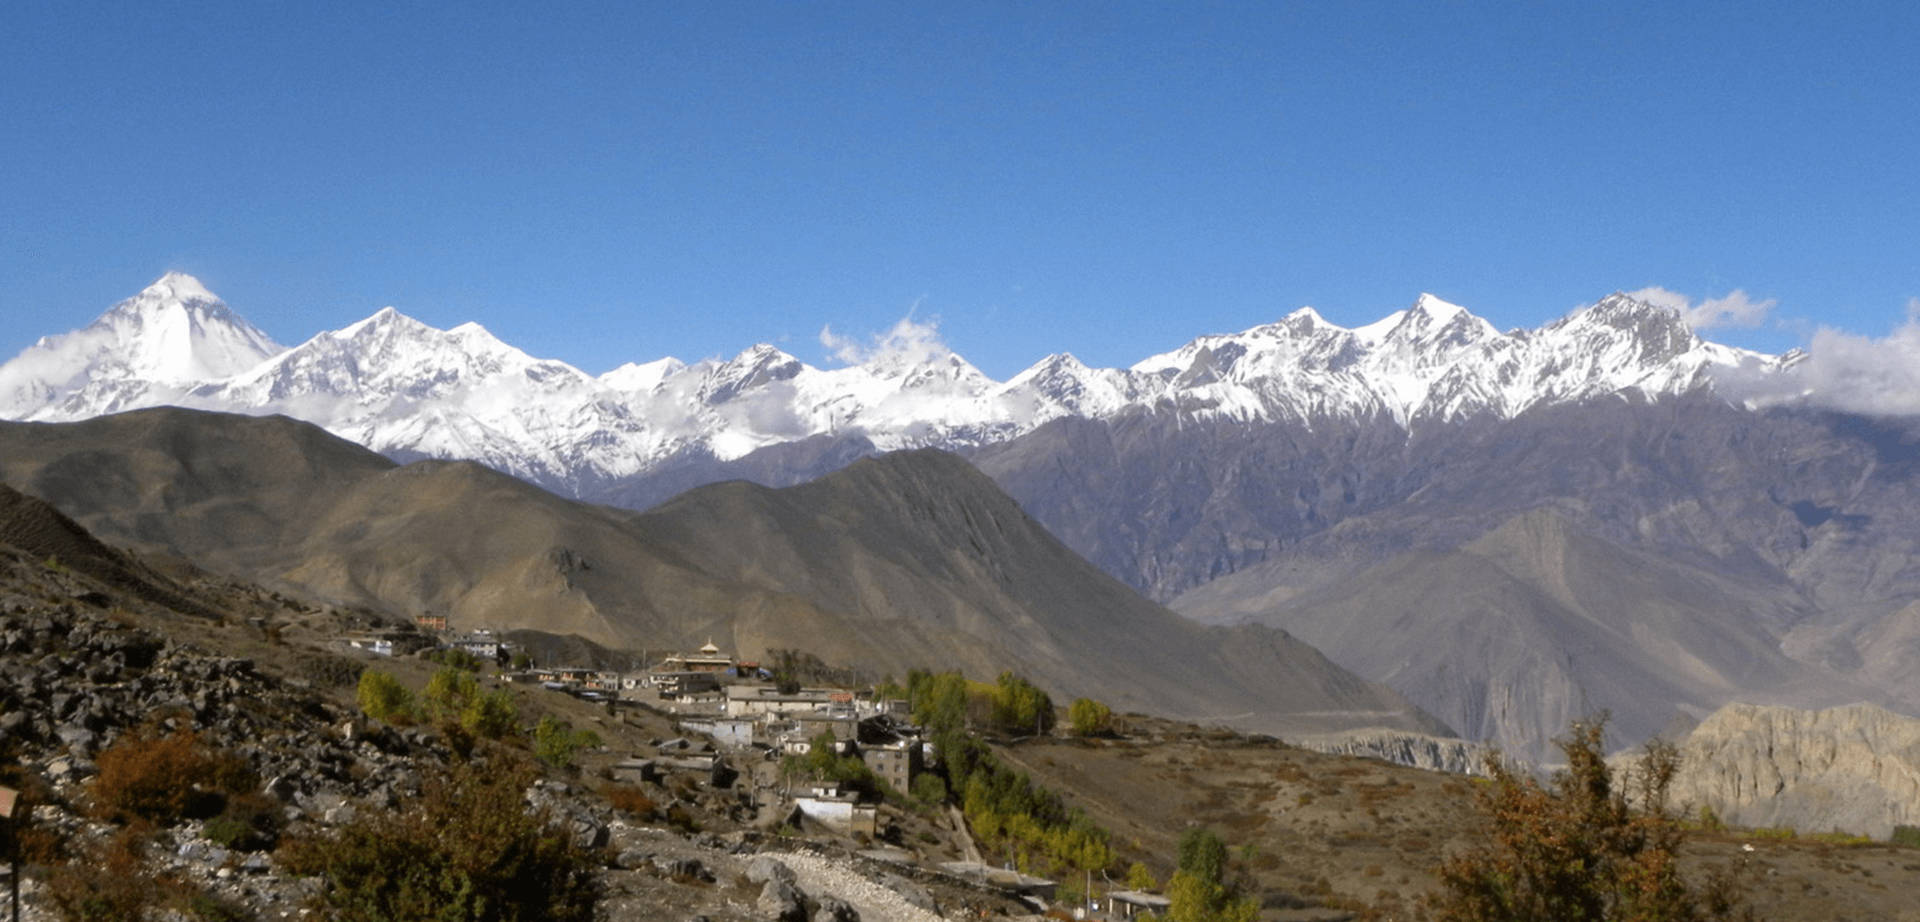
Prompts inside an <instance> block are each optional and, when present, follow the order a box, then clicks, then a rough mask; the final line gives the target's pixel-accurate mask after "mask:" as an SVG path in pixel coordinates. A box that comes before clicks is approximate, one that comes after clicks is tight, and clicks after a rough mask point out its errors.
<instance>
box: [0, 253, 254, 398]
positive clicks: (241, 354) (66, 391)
mask: <svg viewBox="0 0 1920 922" xmlns="http://www.w3.org/2000/svg"><path fill="white" fill-rule="evenodd" d="M283 348H284V347H282V346H281V345H280V344H278V343H276V342H274V341H273V339H272V338H271V337H269V336H267V334H265V333H263V332H261V331H260V330H259V329H257V328H255V327H254V326H253V325H252V324H250V323H248V322H247V321H246V320H244V319H242V318H241V317H240V316H239V315H238V314H235V313H234V312H233V311H231V310H229V309H228V308H227V305H226V304H225V303H224V302H222V301H221V300H220V299H219V297H217V296H216V295H214V294H213V293H212V292H210V291H208V290H207V288H206V286H205V285H202V284H200V281H199V280H198V279H195V278H194V277H192V276H190V275H186V274H184V273H179V272H169V273H167V274H165V275H163V276H161V277H160V278H159V279H158V280H156V281H155V282H154V283H153V284H151V285H148V286H147V287H146V288H144V289H142V290H141V292H140V293H139V294H137V295H134V296H133V297H131V298H128V299H127V300H125V301H121V302H120V303H118V304H115V305H114V306H113V307H112V308H110V309H109V310H108V311H107V312H106V313H104V314H101V315H100V317H99V319H97V320H95V321H94V322H93V323H91V324H89V325H88V326H86V327H83V328H81V329H79V330H75V331H73V332H71V333H66V334H62V335H59V336H48V337H43V338H42V339H41V340H40V341H39V342H36V343H34V344H33V345H32V346H29V347H28V348H27V349H26V350H25V351H23V352H21V353H20V355H19V356H17V357H15V358H14V359H13V361H11V362H8V363H7V364H6V365H4V366H0V416H7V417H11V418H28V417H30V418H48V416H49V414H70V415H95V414H98V413H105V412H114V411H116V410H120V409H130V408H132V407H135V406H147V405H151V404H153V403H164V402H167V401H168V400H170V399H171V398H172V397H173V396H175V395H176V394H177V392H178V391H179V390H181V389H182V388H185V387H187V386H190V385H192V384H195V383H197V382H201V381H206V380H209V379H217V378H223V377H227V376H229V375H234V374H237V373H240V372H242V371H245V370H247V369H249V368H252V367H253V366H255V365H258V364H259V363H260V362H262V361H265V360H266V359H268V358H270V357H272V356H274V355H276V354H278V353H280V352H281V351H283ZM62 408H64V409H62Z"/></svg>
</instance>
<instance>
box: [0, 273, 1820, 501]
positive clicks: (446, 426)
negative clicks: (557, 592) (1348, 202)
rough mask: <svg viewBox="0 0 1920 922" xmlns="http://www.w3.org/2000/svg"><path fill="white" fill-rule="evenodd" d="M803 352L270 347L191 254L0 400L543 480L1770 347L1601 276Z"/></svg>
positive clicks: (1655, 382) (1314, 408)
mask: <svg viewBox="0 0 1920 922" xmlns="http://www.w3.org/2000/svg"><path fill="white" fill-rule="evenodd" d="M909 345H910V348H877V349H875V350H872V352H871V353H870V354H863V355H859V356H857V358H858V361H857V363H855V364H848V365H845V366H843V367H836V368H825V369H822V368H816V367H813V366H811V365H808V364H806V363H804V362H802V361H800V360H799V359H797V358H795V357H794V356H792V355H788V354H787V353H785V352H782V351H781V350H779V349H777V348H774V347H773V346H768V345H757V346H753V347H751V348H748V349H746V350H744V351H742V352H741V353H740V354H739V355H737V356H734V357H733V358H730V359H726V360H724V361H723V360H716V359H708V360H703V361H699V362H694V363H686V362H682V361H680V360H678V359H673V358H664V359H659V360H656V361H652V362H647V363H644V364H628V365H623V366H621V367H620V368H617V369H614V370H613V371H610V372H608V373H606V374H604V375H601V376H599V377H594V376H592V375H588V374H586V373H585V372H582V371H580V370H579V369H577V368H574V367H573V366H571V365H568V364H566V363H564V362H559V361H553V360H546V359H536V358H534V357H532V356H529V355H527V354H526V353H524V352H521V351H520V350H518V349H515V348H513V347H512V346H510V345H508V344H506V343H504V342H501V341H500V340H499V339H497V338H495V337H494V336H493V335H492V334H491V333H488V332H487V331H486V330H485V329H483V328H482V327H480V326H479V325H477V324H473V323H466V324H461V325H460V326H457V327H454V328H453V329H451V330H439V329H435V328H433V327H430V326H427V325H426V324H423V323H420V322H419V321H416V320H414V319H412V318H410V317H407V316H406V315H404V314H401V313H400V312H399V311H397V310H395V309H393V308H391V307H388V308H385V309H382V310H381V311H379V312H377V313H375V314H374V315H373V316H371V317H368V318H367V319H365V320H361V321H359V322H357V323H353V324H350V325H348V326H346V327H344V328H342V329H339V330H334V331H330V332H325V333H321V334H319V335H316V336H314V337H313V338H311V339H309V340H307V341H306V342H304V343H301V344H300V345H298V346H295V347H293V348H291V349H288V348H284V347H281V346H279V345H277V344H275V343H273V342H272V341H271V340H270V339H269V338H268V337H267V336H266V335H265V334H263V333H261V332H260V331H259V330H257V329H254V328H253V327H252V326H251V325H249V324H247V322H246V321H245V320H243V319H241V318H240V317H239V316H238V315H237V314H235V313H233V312H232V311H231V310H229V309H228V308H227V306H226V305H225V304H224V303H222V302H221V301H220V300H219V298H217V297H215V296H214V295H213V294H212V293H211V292H209V291H207V290H206V288H205V287H204V286H202V285H201V284H200V283H199V282H198V281H196V280H194V279H192V278H191V277H189V276H185V275H180V274H177V273H169V274H167V275H166V276H163V277H162V278H161V279H160V280H159V281H157V282H155V283H154V284H153V285H151V286H149V287H148V288H147V289H146V290H144V291H142V292H140V294H138V295H136V296H134V297H133V298H130V299H128V300H127V301H123V302H121V303H120V304H118V305H115V306H114V307H113V308H112V309H111V310H109V311H108V312H107V313H106V314H104V315H102V316H101V318H100V319H99V320H97V321H95V322H94V323H93V324H92V325H90V326H88V327H86V328H85V329H82V330H79V331H75V332H73V333H68V334H64V335H61V336H53V337H48V338H45V339H42V340H40V341H39V342H38V343H36V344H34V345H33V346H32V347H30V348H28V349H27V350H26V351H24V352H22V353H21V354H20V356H18V357H16V358H15V359H13V360H12V361H11V362H8V363H7V364H5V365H0V417H5V418H10V419H30V420H47V421H56V420H73V419H81V418H86V417H90V416H96V415H101V414H105V413H112V412H119V411H122V410H128V409H134V408H138V407H144V406H155V405H161V404H174V405H182V406H191V407H200V408H205V409H217V410H226V411H232V412H242V413H285V414H287V415H289V416H294V417H297V418H301V419H306V420H309V421H311V422H314V423H316V424H318V425H320V426H323V427H325V428H327V429H328V430H330V431H332V432H334V433H335V434H337V435H340V436H342V437H345V438H348V439H352V440H354V441H357V442H360V443H361V444H364V445H367V446H369V447H371V448H373V449H375V450H378V451H382V452H386V453H389V454H396V455H402V456H417V455H426V456H433V457H450V458H467V459H472V460H477V461H481V462H484V463H486V464H489V465H492V466H494V467H497V468H499V469H501V470H505V471H508V472H511V473H514V474H517V475H520V476H523V477H527V478H529V479H533V480H537V481H540V482H543V483H547V484H549V485H553V486H558V487H561V488H563V489H564V488H574V489H581V488H583V487H584V486H585V485H588V484H592V483H594V482H598V481H603V480H606V479H612V478H619V477H624V476H628V475H633V474H638V473H643V472H645V471H648V470H651V469H654V468H656V467H657V466H659V465H661V464H664V463H667V462H669V461H671V460H673V459H675V458H681V457H688V456H702V455H704V456H711V457H715V458H719V459H722V460H725V459H731V458H737V457H740V456H743V455H745V454H748V453H750V452H752V451H754V450H756V449H759V448H763V447H766V446H769V445H774V444H779V443H783V442H790V441H795V440H799V439H804V438H809V437H812V436H817V435H838V434H844V435H855V434H857V435H861V436H863V437H865V438H867V439H869V440H870V441H872V442H873V443H874V445H876V446H877V447H879V448H881V449H883V450H885V449H893V448H906V447H919V446H940V447H965V446H971V445H979V444H984V443H990V442H995V441H1000V440H1004V439H1009V438H1013V437H1015V436H1017V435H1019V434H1021V433H1023V432H1026V431H1028V430H1030V429H1032V428H1034V427H1036V426H1039V425H1040V424H1042V423H1045V422H1047V421H1048V420H1051V419H1055V418H1058V417H1062V416H1080V417H1088V418H1104V417H1109V416H1114V415H1117V414H1122V413H1129V412H1151V413H1183V414H1190V415H1198V416H1219V417H1227V418H1233V419H1245V420H1249V421H1252V420H1281V421H1297V422H1301V423H1304V424H1307V425H1312V424H1314V423H1316V422H1317V421H1320V420H1324V419H1329V418H1356V417H1365V418H1380V419H1390V420H1393V421H1395V422H1397V423H1399V424H1401V425H1403V426H1408V427H1413V426H1418V425H1423V424H1428V423H1435V422H1445V421H1447V420H1450V419H1455V418H1458V417H1462V416H1469V415H1477V414H1496V415H1499V416H1512V415H1514V414H1517V413H1520V412H1522V411H1524V410H1526V409H1527V408H1528V407H1531V406H1534V405H1537V404H1541V403H1561V402H1569V401H1578V400H1586V399H1591V398H1594V397H1600V396H1606V395H1612V394H1623V393H1627V392H1640V393H1643V394H1647V395H1658V394H1672V393H1681V392H1686V391H1690V390H1695V389H1699V388H1706V387H1710V386H1711V379H1712V376H1713V375H1715V374H1717V373H1719V372H1720V371H1723V370H1729V369H1738V370H1740V371H1741V372H1742V373H1743V374H1766V373H1768V372H1770V371H1771V370H1775V369H1778V368H1779V367H1780V366H1781V364H1782V361H1783V360H1782V359H1781V358H1779V357H1773V356H1766V355H1760V354H1758V353H1751V352H1745V351H1742V350H1737V349H1731V348H1728V347H1725V346H1719V345H1715V344H1713V343H1708V342H1705V341H1702V340H1701V339H1700V338H1699V337H1697V336H1696V335H1694V333H1693V331H1692V330H1690V329H1689V328H1688V327H1687V326H1686V324H1685V323H1684V322H1682V321H1681V319H1680V317H1679V315H1678V314H1677V313H1676V312H1675V311H1673V310H1671V309H1669V308H1665V307H1658V306H1654V305H1650V304H1646V303H1643V302H1639V301H1635V300H1633V299H1631V298H1629V297H1627V296H1625V295H1619V294H1615V295H1612V296H1609V297H1607V298H1605V299H1602V300H1601V301H1600V302H1598V303H1596V304H1594V305H1591V306H1589V307H1585V308H1582V309H1580V310H1577V311H1574V312H1573V313H1571V314H1569V315H1567V316H1566V317H1564V318H1562V319H1560V320H1558V321H1555V322H1554V323H1551V324H1548V325H1547V326H1544V327H1541V328H1540V329H1537V330H1514V331H1510V332H1506V333H1502V332H1500V331H1498V330H1496V329H1495V328H1494V327H1493V326H1492V325H1491V324H1489V323H1487V322H1486V321H1485V320H1483V319H1481V318H1479V317H1476V316H1474V315H1473V314H1472V313H1471V312H1469V311H1467V310H1466V309H1465V308H1462V307H1460V306H1458V305H1455V304H1449V303H1447V302H1445V301H1442V300H1440V299H1439V298H1436V297H1433V296H1432V295H1426V294H1423V295H1421V296H1420V297H1419V298H1417V299H1416V300H1415V301H1414V303H1413V304H1412V305H1411V306H1410V307H1408V308H1407V309H1405V310H1402V311H1396V312H1394V313H1392V314H1390V315H1388V316H1387V317H1385V318H1383V319H1382V320H1380V321H1377V322H1375V323H1371V324H1367V325H1365V326H1361V327H1356V328H1352V329H1348V328H1345V327H1341V326H1338V325H1335V324H1333V323H1330V322H1328V321H1327V320H1326V319H1325V318H1323V317H1321V316H1320V315H1319V314H1318V313H1316V312H1314V311H1313V310H1312V309H1311V308H1302V309H1300V310H1297V311H1295V312H1293V313H1291V314H1288V315H1287V316H1285V317H1284V318H1282V319H1280V320H1279V321H1276V322H1274V323H1271V324H1266V325H1262V326H1258V327H1255V328H1253V329H1250V330H1246V331H1244V332H1240V333H1233V334H1222V335H1210V336H1202V337H1200V338H1198V339H1195V340H1193V341H1192V342H1189V343H1187V344H1185V345H1183V346H1181V347H1179V348H1177V349H1174V350H1172V351H1169V352H1164V353H1161V354H1159V355H1154V356H1151V357H1148V358H1146V359H1143V360H1141V361H1140V362H1137V363H1135V364H1134V365H1133V366H1131V367H1130V368H1125V369H1118V368H1091V367H1088V366H1087V365H1086V364H1084V363H1082V362H1080V361H1079V360H1078V359H1076V358H1074V357H1073V356H1072V355H1068V354H1064V353H1062V354H1057V355H1052V356H1048V357H1047V358H1045V359H1042V360H1041V361H1039V362H1037V363H1035V364H1034V365H1033V366H1032V367H1031V368H1028V369H1026V370H1025V371H1022V372H1020V373H1019V374H1017V375H1015V376H1013V377H1012V378H1010V379H1009V380H1007V381H1005V382H998V381H994V380H993V379H991V378H988V377H987V376H986V375H984V374H982V373H981V372H980V371H979V369H977V368H974V367H973V366H972V365H971V364H969V363H968V362H967V361H966V360H965V359H963V358H961V357H960V356H959V355H956V354H954V353H953V352H952V351H951V350H949V349H947V348H946V346H945V345H944V344H941V343H939V341H938V340H937V339H936V338H933V337H930V336H922V337H917V338H915V339H913V340H912V341H911V343H910V344H909Z"/></svg>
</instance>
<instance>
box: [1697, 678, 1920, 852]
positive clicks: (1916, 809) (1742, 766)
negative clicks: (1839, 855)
mask: <svg viewBox="0 0 1920 922" xmlns="http://www.w3.org/2000/svg"><path fill="white" fill-rule="evenodd" d="M1679 746H1680V755H1681V759H1682V762H1681V766H1680V773H1679V776H1678V777H1676V778H1675V779H1674V785H1673V799H1674V802H1675V803H1677V804H1680V805H1683V806H1685V807H1686V808H1688V809H1698V808H1699V807H1700V806H1708V807H1712V808H1713V809H1714V811H1715V812H1717V813H1718V814H1719V815H1720V817H1721V818H1722V819H1723V820H1725V821H1726V822H1727V823H1729V824H1731V825H1735V826H1791V827H1793V828H1795V829H1797V830H1799V831H1801V832H1826V831H1832V830H1840V831H1845V832H1850V833H1856V834H1861V835H1868V836H1872V837H1874V838H1878V839H1884V838H1886V837H1888V836H1889V835H1891V834H1892V831H1893V827H1894V826H1896V825H1909V824H1920V720H1916V719H1914V718H1912V717H1906V716H1903V715H1900V714H1895V713H1893V712H1892V711H1888V710H1885V709H1883V708H1879V707H1875V706H1873V705H1867V704H1854V705H1847V706H1845V707H1836V708H1828V709H1826V710H1820V711H1807V710H1798V709H1795V708H1784V707H1761V706H1757V705H1750V704H1730V705H1727V706H1726V707H1723V708H1721V709H1720V710H1718V711H1716V712H1714V713H1713V714H1712V715H1711V716H1709V717H1708V718H1707V719H1706V720H1704V721H1702V722H1701V724H1700V725H1699V726H1698V727H1696V728H1694V730H1693V732H1691V733H1689V734H1688V735H1687V736H1686V737H1685V738H1684V739H1682V740H1681V741H1680V743H1679Z"/></svg>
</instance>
